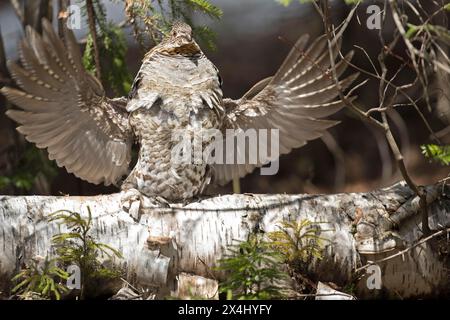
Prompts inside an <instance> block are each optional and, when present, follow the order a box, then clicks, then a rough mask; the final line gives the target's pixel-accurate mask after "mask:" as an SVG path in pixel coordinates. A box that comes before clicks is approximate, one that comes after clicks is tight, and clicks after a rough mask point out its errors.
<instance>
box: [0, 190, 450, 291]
mask: <svg viewBox="0 0 450 320" xmlns="http://www.w3.org/2000/svg"><path fill="white" fill-rule="evenodd" d="M426 190H427V195H428V199H427V201H428V205H429V225H430V228H431V229H432V230H444V231H441V233H440V235H441V236H443V237H445V233H446V232H447V236H448V231H445V229H448V228H449V227H450V196H449V194H450V193H449V188H448V186H443V185H442V184H440V185H434V186H428V187H426ZM87 207H89V208H90V210H91V212H92V217H93V229H92V236H94V237H96V238H97V239H98V241H100V242H102V243H106V244H108V245H111V246H113V247H114V248H116V249H118V250H120V251H121V252H122V254H123V259H121V260H117V261H116V263H117V264H119V265H120V267H121V268H123V269H124V270H126V274H127V277H128V278H129V279H133V281H134V283H138V284H139V285H140V286H148V287H149V288H153V290H155V294H156V297H157V298H161V297H165V296H167V295H169V294H170V293H177V292H178V293H180V292H186V288H182V286H183V283H189V285H192V284H193V283H200V288H197V291H196V294H198V295H199V294H201V291H202V290H203V289H202V288H205V289H204V291H205V292H206V293H205V296H209V297H211V296H217V295H215V293H214V292H213V291H214V289H211V288H214V287H215V285H214V282H211V279H213V280H217V281H220V280H221V279H223V278H224V276H225V275H224V274H223V272H219V271H217V270H216V269H215V268H214V267H215V266H217V263H218V259H220V258H222V257H223V256H224V254H225V253H226V251H227V248H228V246H229V245H231V244H233V243H234V240H245V239H247V237H248V236H249V234H251V233H255V232H261V231H262V232H270V231H274V230H275V229H276V226H277V224H278V223H279V222H280V221H283V220H300V219H309V220H310V221H313V222H320V223H321V226H322V230H323V231H322V233H321V235H320V236H321V237H323V238H325V239H327V242H326V243H327V244H326V247H325V249H324V253H323V254H324V258H323V259H322V260H320V261H315V262H314V263H312V264H311V266H310V267H309V270H310V275H312V277H314V279H315V280H317V281H322V282H333V283H335V284H338V285H340V286H344V285H345V284H346V283H349V282H352V281H353V282H355V283H356V287H355V290H356V291H355V292H356V294H357V296H358V297H364V298H374V297H378V296H380V295H383V296H384V297H386V296H389V297H397V298H398V297H401V298H409V297H418V296H421V297H424V296H435V295H439V294H441V293H442V292H445V291H446V290H447V288H448V279H449V266H448V265H447V264H448V261H447V262H446V261H445V259H443V258H442V257H441V256H440V255H439V252H438V250H436V247H435V246H434V245H433V241H428V240H427V241H422V243H418V241H419V240H420V239H421V237H422V232H421V217H420V213H419V212H420V209H419V200H418V199H417V198H416V197H415V196H414V194H413V192H412V191H411V190H410V189H409V188H408V187H407V186H406V185H405V184H404V183H398V184H396V185H394V186H392V187H390V188H386V189H380V190H376V191H372V192H368V193H348V194H333V195H307V194H306V195H285V194H284V195H281V194H278V195H255V194H235V195H224V196H216V197H212V198H206V199H201V200H198V201H196V202H192V203H189V204H186V205H183V204H174V205H172V206H171V208H154V207H153V208H141V209H140V216H139V219H138V220H136V219H133V218H132V217H131V216H130V215H129V214H128V213H127V212H125V211H124V210H123V209H122V208H121V204H120V194H111V195H99V196H92V197H76V196H58V197H54V196H0V291H3V292H6V291H5V290H7V288H8V287H9V286H10V279H11V277H12V276H13V275H14V274H15V273H17V272H18V270H19V269H20V266H21V265H22V264H23V263H24V262H27V261H29V259H31V258H33V257H34V256H36V255H40V256H45V255H47V254H49V253H51V250H50V248H51V237H52V236H53V235H54V234H56V233H59V232H61V225H59V224H58V223H56V222H49V221H48V215H49V214H51V213H53V212H56V211H58V210H62V209H64V210H69V211H74V212H79V213H82V214H83V215H87ZM430 239H433V237H430ZM447 245H448V243H447ZM399 252H400V253H399ZM396 253H399V254H397V255H395V254H396ZM391 256H392V258H389V257H391ZM387 257H388V258H387ZM382 259H383V260H382ZM380 260H382V261H381V262H379V263H378V264H377V263H376V262H377V261H380ZM373 262H375V264H377V266H378V267H379V270H380V271H381V280H382V285H381V288H382V290H378V289H377V288H375V289H373V288H372V289H371V286H370V285H368V283H369V281H371V280H370V279H369V278H370V276H371V274H370V273H369V274H365V272H366V269H370V268H368V267H369V266H370V265H372V264H373ZM356 271H358V272H356ZM190 276H192V277H193V278H192V279H194V280H189V277H190ZM202 278H206V279H204V281H202V280H201V279H202ZM199 279H200V280H199ZM355 279H356V281H355Z"/></svg>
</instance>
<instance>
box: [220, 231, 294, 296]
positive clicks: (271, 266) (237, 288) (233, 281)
mask: <svg viewBox="0 0 450 320" xmlns="http://www.w3.org/2000/svg"><path fill="white" fill-rule="evenodd" d="M229 252H230V254H228V255H227V256H225V258H223V259H221V260H220V261H219V267H218V270H223V271H226V272H227V274H228V277H227V280H225V281H224V282H223V283H221V284H220V288H219V290H220V292H222V293H227V298H228V299H232V298H234V299H241V300H255V299H275V298H282V297H283V293H282V289H283V288H282V287H281V286H280V285H279V283H280V282H281V281H283V279H285V278H286V277H287V274H286V273H284V272H283V271H281V268H280V265H281V264H282V262H283V261H282V259H281V256H280V254H279V253H278V252H276V251H274V250H273V249H272V246H271V244H270V243H269V242H267V241H265V240H264V238H263V236H262V235H260V234H258V235H251V236H250V237H249V238H248V240H247V241H241V242H239V243H238V244H236V245H233V246H231V247H230V248H229Z"/></svg>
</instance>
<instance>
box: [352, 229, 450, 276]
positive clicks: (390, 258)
mask: <svg viewBox="0 0 450 320" xmlns="http://www.w3.org/2000/svg"><path fill="white" fill-rule="evenodd" d="M449 232H450V228H447V229H442V230H440V231H437V232H435V233H433V234H432V235H429V236H428V237H426V238H423V239H422V240H420V241H418V242H417V243H415V244H413V245H412V246H410V247H408V248H406V249H404V250H402V251H399V252H397V253H395V254H393V255H390V256H388V257H386V258H383V259H380V260H377V261H371V262H369V263H367V264H366V265H364V266H362V267H360V268H357V269H355V272H359V271H362V270H364V269H367V268H368V267H370V266H373V265H377V264H380V263H382V262H386V261H389V260H392V259H394V258H395V257H398V256H402V255H404V254H405V253H407V252H408V251H411V250H412V249H414V248H415V247H417V246H420V245H421V244H424V243H426V242H428V241H430V240H431V239H434V238H436V237H438V236H440V235H442V234H444V233H449Z"/></svg>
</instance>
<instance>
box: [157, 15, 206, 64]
mask: <svg viewBox="0 0 450 320" xmlns="http://www.w3.org/2000/svg"><path fill="white" fill-rule="evenodd" d="M159 51H160V52H162V53H166V54H169V55H184V56H192V55H197V54H199V53H201V49H200V47H199V45H198V44H197V43H196V42H195V40H194V38H193V37H192V28H191V26H189V25H188V24H186V23H184V22H181V21H177V22H175V23H174V25H173V26H172V29H171V30H170V33H169V34H168V35H167V36H166V38H165V39H164V41H163V42H162V43H161V45H160V50H159Z"/></svg>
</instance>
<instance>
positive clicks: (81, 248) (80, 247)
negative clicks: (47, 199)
mask: <svg viewBox="0 0 450 320" xmlns="http://www.w3.org/2000/svg"><path fill="white" fill-rule="evenodd" d="M57 220H60V221H62V223H63V224H65V225H66V226H67V228H68V230H69V232H66V233H59V234H57V235H55V236H53V237H52V243H53V245H54V247H55V248H56V253H57V255H58V259H59V261H61V262H62V263H64V264H65V265H71V264H76V265H78V266H79V267H80V271H81V292H80V298H81V299H83V298H84V295H85V291H86V289H91V288H89V285H94V284H95V283H96V281H98V280H101V279H114V278H117V277H118V276H119V275H120V273H119V272H118V271H116V270H112V269H109V268H107V267H105V266H104V265H103V264H102V262H101V261H100V260H99V258H98V256H99V255H100V254H105V255H106V256H108V258H110V259H114V258H115V257H117V258H122V254H121V253H120V252H119V251H118V250H116V249H114V248H112V247H110V246H109V245H107V244H104V243H99V242H97V241H95V240H94V239H93V238H92V237H91V236H90V235H89V233H90V230H91V227H92V214H91V210H90V208H89V207H88V218H87V219H84V218H83V217H82V216H81V215H80V214H79V213H77V212H71V211H67V210H61V211H57V212H55V213H52V214H51V215H50V220H49V221H57Z"/></svg>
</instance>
